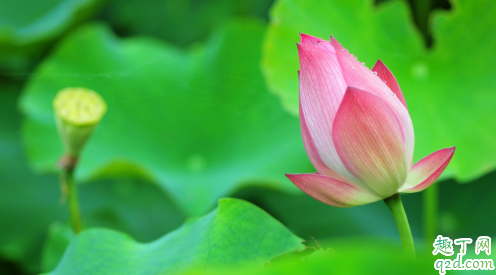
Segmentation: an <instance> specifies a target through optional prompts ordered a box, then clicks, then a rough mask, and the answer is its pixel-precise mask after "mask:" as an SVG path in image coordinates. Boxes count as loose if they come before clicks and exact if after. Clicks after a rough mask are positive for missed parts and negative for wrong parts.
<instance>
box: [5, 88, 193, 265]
mask: <svg viewBox="0 0 496 275" xmlns="http://www.w3.org/2000/svg"><path fill="white" fill-rule="evenodd" d="M18 90H19V87H18V85H17V84H15V83H10V84H6V83H5V82H4V83H2V85H0V125H1V127H0V179H1V180H0V224H1V226H0V256H1V257H2V258H4V259H7V260H9V261H10V262H16V263H19V264H20V266H22V268H23V269H24V270H25V271H27V272H28V273H39V271H40V253H41V247H42V243H43V240H44V238H45V236H46V234H47V231H48V227H49V226H50V224H51V223H52V222H54V221H60V222H66V221H67V210H66V209H65V206H64V205H63V204H62V203H61V201H60V199H61V192H60V187H59V182H58V181H59V180H58V178H57V176H55V175H36V174H35V173H33V172H32V171H31V170H30V169H29V167H28V165H27V164H26V159H25V157H24V152H23V149H22V146H21V143H20V133H19V132H20V129H19V128H20V123H21V116H20V114H19V113H18V112H17V110H16V109H15V106H16V100H17V97H18V92H17V91H18ZM80 195H81V203H82V212H83V220H84V222H85V225H86V226H87V227H94V226H100V227H101V226H104V227H108V228H112V229H116V230H121V231H123V232H126V233H127V234H130V235H131V236H133V237H134V238H136V239H137V240H139V241H151V240H154V239H156V238H158V237H159V236H162V235H163V234H165V233H167V232H169V231H171V230H173V229H175V228H176V227H178V226H179V225H181V223H182V222H183V221H184V218H185V215H184V214H183V213H182V212H181V211H180V210H179V209H177V208H176V207H175V206H174V205H173V204H172V202H171V200H170V199H169V198H167V196H165V194H164V193H163V192H160V189H159V188H158V187H157V186H154V185H152V184H150V183H148V182H143V181H139V180H134V179H127V180H124V179H116V180H101V181H98V182H91V183H89V184H86V185H84V186H81V188H80ZM50 232H51V231H50ZM64 248H65V247H64ZM56 260H58V258H56ZM44 261H50V259H44ZM44 265H47V264H45V263H44Z"/></svg>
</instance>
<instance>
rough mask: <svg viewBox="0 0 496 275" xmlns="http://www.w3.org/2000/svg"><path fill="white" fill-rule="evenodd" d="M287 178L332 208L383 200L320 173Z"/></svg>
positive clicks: (289, 175)
mask: <svg viewBox="0 0 496 275" xmlns="http://www.w3.org/2000/svg"><path fill="white" fill-rule="evenodd" d="M286 176H287V177H288V178H289V180H291V181H292V182H293V183H294V184H295V185H296V186H298V188H300V189H301V190H302V191H303V192H305V193H307V194H308V195H310V196H311V197H313V198H314V199H317V200H319V201H321V202H323V203H325V204H329V205H332V206H337V207H351V206H356V205H362V204H367V203H371V202H374V201H378V200H380V199H381V197H379V196H376V195H373V194H370V193H368V192H365V191H363V190H361V189H359V188H357V187H355V186H353V185H350V184H347V183H345V182H342V181H340V180H337V179H334V178H331V177H328V176H324V175H320V174H318V173H314V174H286Z"/></svg>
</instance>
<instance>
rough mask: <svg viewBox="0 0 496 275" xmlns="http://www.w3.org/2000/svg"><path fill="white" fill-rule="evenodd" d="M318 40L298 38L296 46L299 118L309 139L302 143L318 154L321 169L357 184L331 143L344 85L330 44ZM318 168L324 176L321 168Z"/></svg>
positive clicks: (308, 37) (309, 37)
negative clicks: (331, 171)
mask: <svg viewBox="0 0 496 275" xmlns="http://www.w3.org/2000/svg"><path fill="white" fill-rule="evenodd" d="M322 41H323V40H321V39H317V38H315V37H312V36H305V35H302V42H301V43H299V44H298V54H299V57H300V73H299V78H300V104H301V109H300V117H303V118H304V120H305V123H304V126H305V127H306V130H305V131H306V133H308V136H309V137H310V138H309V139H306V140H307V141H308V140H310V139H311V140H312V143H313V146H314V148H315V152H316V153H315V154H314V155H318V156H319V157H320V160H321V162H322V163H323V164H324V165H325V166H327V167H329V169H331V170H333V171H335V172H336V173H338V174H339V175H341V176H343V177H344V178H347V179H349V180H350V181H352V182H355V181H357V182H359V181H358V180H356V178H355V177H354V176H353V175H352V174H350V173H349V172H348V170H347V169H346V168H345V167H344V165H343V163H342V162H341V160H340V158H339V156H338V154H337V152H336V149H335V147H334V144H333V141H332V125H333V121H334V117H335V114H336V112H337V110H338V108H339V104H340V103H341V100H342V98H343V95H344V92H345V91H346V85H345V82H344V79H343V78H342V76H341V75H342V71H341V67H340V65H339V62H338V60H337V57H336V53H335V51H334V50H333V49H332V47H331V46H330V42H329V43H325V41H324V42H322ZM319 45H320V46H319ZM323 45H328V46H323ZM329 47H330V48H329ZM302 131H303V129H302ZM311 158H312V159H316V158H314V157H311ZM318 169H319V171H321V172H322V173H324V174H328V173H327V172H325V171H324V170H323V169H322V166H320V165H319V168H318Z"/></svg>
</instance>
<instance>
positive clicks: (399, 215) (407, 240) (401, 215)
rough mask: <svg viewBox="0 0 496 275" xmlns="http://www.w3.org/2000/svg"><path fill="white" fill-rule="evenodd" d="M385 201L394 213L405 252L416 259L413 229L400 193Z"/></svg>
mask: <svg viewBox="0 0 496 275" xmlns="http://www.w3.org/2000/svg"><path fill="white" fill-rule="evenodd" d="M384 202H385V203H386V204H387V206H388V207H389V209H391V212H392V213H393V217H394V220H395V221H396V226H397V227H398V232H399V234H400V239H401V245H402V247H403V252H404V253H405V255H406V256H407V257H408V258H411V259H415V246H414V244H413V237H412V231H411V230H410V224H409V223H408V218H407V216H406V213H405V209H404V208H403V203H402V202H401V197H400V194H399V193H397V194H394V195H392V196H391V197H389V198H386V199H384Z"/></svg>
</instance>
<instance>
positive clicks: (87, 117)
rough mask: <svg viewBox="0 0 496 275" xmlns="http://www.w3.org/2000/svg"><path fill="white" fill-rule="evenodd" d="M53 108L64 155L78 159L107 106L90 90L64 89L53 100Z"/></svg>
mask: <svg viewBox="0 0 496 275" xmlns="http://www.w3.org/2000/svg"><path fill="white" fill-rule="evenodd" d="M53 107H54V110H55V120H56V122H57V128H58V130H59V134H60V136H61V138H62V141H63V143H64V147H65V150H66V154H68V155H70V156H72V157H78V156H79V154H80V152H81V150H82V149H83V147H84V144H85V143H86V141H87V140H88V138H89V137H90V136H91V133H93V130H94V129H95V127H96V125H97V124H98V123H99V122H100V120H101V119H102V117H103V115H105V112H107V104H105V101H104V100H103V98H102V97H101V96H100V95H99V94H97V93H96V92H94V91H92V90H89V89H86V88H65V89H63V90H61V91H60V92H59V93H58V94H57V96H56V97H55V99H54V100H53Z"/></svg>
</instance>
